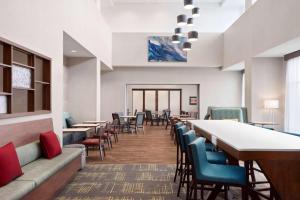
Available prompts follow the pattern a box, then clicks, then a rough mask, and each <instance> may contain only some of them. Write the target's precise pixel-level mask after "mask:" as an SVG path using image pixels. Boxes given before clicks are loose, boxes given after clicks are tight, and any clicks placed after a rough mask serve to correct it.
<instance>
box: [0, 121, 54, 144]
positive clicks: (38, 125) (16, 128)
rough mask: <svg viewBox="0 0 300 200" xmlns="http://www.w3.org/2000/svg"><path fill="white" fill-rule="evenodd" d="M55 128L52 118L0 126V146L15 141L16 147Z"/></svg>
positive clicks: (36, 138)
mask: <svg viewBox="0 0 300 200" xmlns="http://www.w3.org/2000/svg"><path fill="white" fill-rule="evenodd" d="M49 130H53V123H52V119H51V118H49V119H41V120H36V121H29V122H22V123H16V124H9V125H2V126H0V146H3V145H5V144H7V143H8V142H13V143H14V145H15V146H16V147H18V146H22V145H25V144H28V143H30V142H33V141H35V140H38V139H39V135H40V133H42V132H45V131H49Z"/></svg>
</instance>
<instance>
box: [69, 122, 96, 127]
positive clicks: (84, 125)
mask: <svg viewBox="0 0 300 200" xmlns="http://www.w3.org/2000/svg"><path fill="white" fill-rule="evenodd" d="M99 125H100V124H98V123H95V124H75V125H73V126H72V127H97V126H99Z"/></svg>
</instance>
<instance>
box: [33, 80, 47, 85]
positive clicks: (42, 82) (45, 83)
mask: <svg viewBox="0 0 300 200" xmlns="http://www.w3.org/2000/svg"><path fill="white" fill-rule="evenodd" d="M34 82H35V83H40V84H44V85H50V83H49V82H45V81H34Z"/></svg>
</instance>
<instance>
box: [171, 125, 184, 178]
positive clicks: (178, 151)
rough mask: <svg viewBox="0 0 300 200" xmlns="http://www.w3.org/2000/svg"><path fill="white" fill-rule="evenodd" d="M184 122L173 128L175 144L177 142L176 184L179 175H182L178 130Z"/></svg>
mask: <svg viewBox="0 0 300 200" xmlns="http://www.w3.org/2000/svg"><path fill="white" fill-rule="evenodd" d="M183 125H184V124H183V122H177V123H176V124H174V126H173V130H174V133H175V142H176V147H177V150H176V169H175V176H174V182H176V178H177V175H178V174H180V164H181V162H180V161H181V153H180V149H179V140H178V131H177V129H178V128H179V127H181V126H183Z"/></svg>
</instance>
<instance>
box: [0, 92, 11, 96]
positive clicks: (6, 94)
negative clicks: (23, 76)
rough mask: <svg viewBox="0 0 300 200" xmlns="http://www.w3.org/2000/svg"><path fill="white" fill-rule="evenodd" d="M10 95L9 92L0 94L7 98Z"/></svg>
mask: <svg viewBox="0 0 300 200" xmlns="http://www.w3.org/2000/svg"><path fill="white" fill-rule="evenodd" d="M9 95H11V93H9V92H0V96H9Z"/></svg>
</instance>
